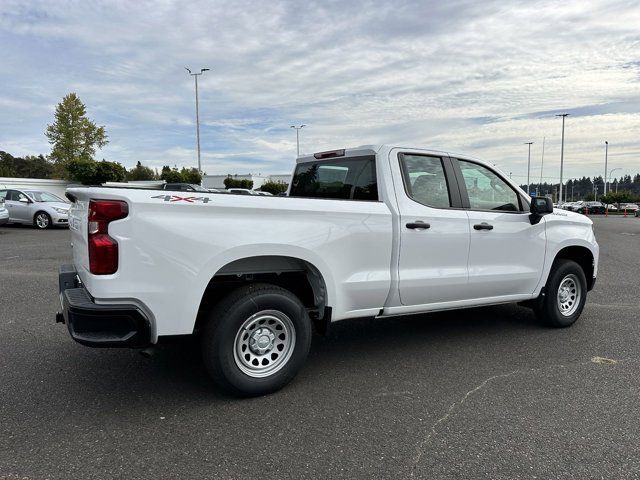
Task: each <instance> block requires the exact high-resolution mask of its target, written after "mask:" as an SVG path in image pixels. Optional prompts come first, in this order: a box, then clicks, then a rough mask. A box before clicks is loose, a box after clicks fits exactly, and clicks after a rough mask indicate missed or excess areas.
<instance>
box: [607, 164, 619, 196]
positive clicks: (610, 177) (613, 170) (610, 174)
mask: <svg viewBox="0 0 640 480" xmlns="http://www.w3.org/2000/svg"><path fill="white" fill-rule="evenodd" d="M616 170H622V168H621V167H616V168H614V169H612V170H611V171H610V172H609V180H611V179H612V178H613V172H615V171H616ZM616 193H618V182H616Z"/></svg>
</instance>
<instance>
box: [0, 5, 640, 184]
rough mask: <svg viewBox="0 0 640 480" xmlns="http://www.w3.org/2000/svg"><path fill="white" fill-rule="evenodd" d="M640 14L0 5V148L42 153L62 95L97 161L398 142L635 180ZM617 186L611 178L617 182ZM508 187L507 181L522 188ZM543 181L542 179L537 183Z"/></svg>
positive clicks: (624, 8) (531, 8)
mask: <svg viewBox="0 0 640 480" xmlns="http://www.w3.org/2000/svg"><path fill="white" fill-rule="evenodd" d="M639 26H640V4H639V3H638V1H637V0H632V1H618V2H617V1H612V0H605V1H599V0H587V1H585V0H579V1H571V0H566V1H557V2H555V1H522V2H517V1H511V2H510V1H507V0H500V1H492V0H484V1H477V0H471V1H466V0H462V1H457V0H453V1H451V0H449V1H440V0H438V1H432V0H406V1H392V0H384V1H359V0H341V1H324V2H313V1H304V2H303V1H286V0H284V1H280V0H270V1H257V0H255V1H244V0H234V1H232V2H230V1H207V2H199V1H182V2H178V1H171V0H163V1H156V2H145V1H135V2H134V1H129V0H127V1H119V2H94V1H91V0H83V1H78V2H73V1H64V2H63V1H55V0H49V1H43V2H36V1H29V0H17V1H14V0H2V2H0V51H1V52H2V55H1V58H2V62H1V63H0V65H1V66H0V150H6V151H8V152H10V153H12V154H15V155H23V154H38V153H48V152H49V150H50V147H49V145H48V144H47V141H46V138H45V137H44V133H43V132H44V130H45V127H46V125H47V123H50V122H51V120H52V116H53V111H54V108H55V105H56V103H57V102H59V101H60V99H61V98H62V97H63V96H64V95H65V94H66V93H69V92H76V93H78V95H80V97H81V99H82V100H83V101H84V102H85V104H86V105H87V108H88V113H89V116H90V117H91V118H93V119H94V120H95V121H96V122H97V123H99V124H101V125H105V126H106V128H107V131H108V134H109V137H110V144H109V145H108V146H107V147H105V148H104V149H103V150H102V151H101V152H99V158H106V159H108V160H115V161H119V162H121V163H123V164H124V165H125V166H127V167H129V166H132V165H133V164H135V162H136V161H137V160H141V161H142V162H143V163H144V164H147V165H150V166H153V167H157V166H162V165H163V164H171V165H174V164H176V165H178V166H187V165H188V166H194V165H195V112H194V90H193V81H192V79H191V78H190V77H189V76H188V75H187V73H186V72H185V70H184V66H189V67H191V68H192V69H199V68H200V67H208V68H210V69H211V71H210V72H207V73H206V74H205V75H204V76H203V77H201V82H200V94H201V95H200V112H201V136H202V152H203V169H204V170H205V171H206V172H207V173H210V174H213V173H245V172H253V173H283V172H289V171H290V170H291V167H292V164H293V161H294V158H295V132H294V131H293V130H292V129H291V128H289V127H290V125H292V124H294V123H295V124H300V123H306V124H308V127H306V128H305V129H303V130H302V132H301V150H302V151H303V152H314V151H320V150H327V149H333V148H342V147H345V146H356V145H360V144H369V143H395V144H404V145H411V146H426V147H431V148H437V149H443V150H449V151H456V152H463V153H467V154H471V155H474V156H477V157H481V158H485V159H487V160H490V161H491V162H493V163H496V164H497V165H498V166H499V167H500V168H502V170H504V171H506V172H513V175H514V178H519V179H520V178H522V180H523V182H524V179H525V178H526V168H527V147H526V145H524V142H528V141H532V142H535V143H534V145H533V146H532V181H533V178H536V177H539V175H540V160H541V154H542V143H543V138H544V137H546V145H545V163H544V165H545V167H544V172H543V176H544V177H545V178H546V177H550V178H551V177H553V176H556V177H557V175H558V173H559V163H560V134H561V120H560V119H559V118H556V117H555V116H554V115H555V114H556V113H561V112H567V113H570V114H571V116H570V117H568V118H567V123H566V133H565V138H566V142H565V159H566V165H565V178H569V177H574V176H581V175H593V174H596V175H602V174H603V171H604V166H603V163H604V141H605V140H608V141H609V144H610V149H609V151H610V153H609V166H610V169H611V168H614V167H621V168H622V169H623V172H624V173H635V172H637V171H640V28H638V27H639ZM617 173H620V172H617ZM518 176H520V177H518ZM550 178H549V179H550Z"/></svg>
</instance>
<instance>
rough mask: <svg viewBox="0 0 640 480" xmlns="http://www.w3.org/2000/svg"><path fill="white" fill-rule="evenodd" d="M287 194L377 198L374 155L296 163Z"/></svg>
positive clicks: (340, 197)
mask: <svg viewBox="0 0 640 480" xmlns="http://www.w3.org/2000/svg"><path fill="white" fill-rule="evenodd" d="M289 196H290V197H304V198H329V199H336V200H364V201H377V200H378V181H377V177H376V157H375V155H365V156H359V157H342V158H336V159H326V160H318V161H311V162H305V163H299V164H298V165H297V166H296V169H295V172H294V174H293V178H292V181H291V189H290V191H289Z"/></svg>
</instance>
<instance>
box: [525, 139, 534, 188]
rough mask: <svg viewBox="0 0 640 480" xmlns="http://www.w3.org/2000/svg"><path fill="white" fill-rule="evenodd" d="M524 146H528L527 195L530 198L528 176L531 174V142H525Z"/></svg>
mask: <svg viewBox="0 0 640 480" xmlns="http://www.w3.org/2000/svg"><path fill="white" fill-rule="evenodd" d="M525 145H529V156H528V157H527V195H529V196H531V193H530V191H529V174H530V173H531V145H533V142H526V143H525Z"/></svg>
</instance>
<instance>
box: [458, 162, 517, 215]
mask: <svg viewBox="0 0 640 480" xmlns="http://www.w3.org/2000/svg"><path fill="white" fill-rule="evenodd" d="M458 162H459V165H460V170H462V177H463V178H464V183H465V186H466V187H467V193H468V195H469V204H470V208H471V209H472V210H500V211H507V212H519V211H521V208H520V201H519V200H518V194H517V193H516V191H515V190H514V189H513V188H511V186H510V185H509V184H508V183H507V182H505V181H504V180H502V179H501V178H500V177H499V176H498V175H496V174H495V173H493V172H492V171H491V170H489V169H488V168H487V167H485V166H483V165H480V164H477V163H473V162H468V161H466V160H459V161H458Z"/></svg>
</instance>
